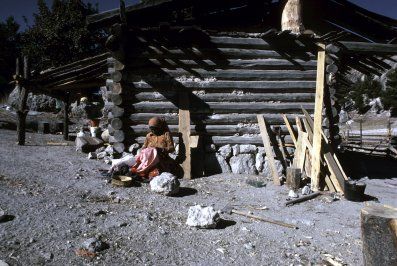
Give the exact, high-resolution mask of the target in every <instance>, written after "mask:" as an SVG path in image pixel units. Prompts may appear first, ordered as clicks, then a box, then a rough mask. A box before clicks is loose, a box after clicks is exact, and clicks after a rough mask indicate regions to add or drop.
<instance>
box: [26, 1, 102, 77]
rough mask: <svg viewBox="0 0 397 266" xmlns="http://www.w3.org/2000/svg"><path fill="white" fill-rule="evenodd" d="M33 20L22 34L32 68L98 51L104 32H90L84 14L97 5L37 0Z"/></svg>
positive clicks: (89, 54)
mask: <svg viewBox="0 0 397 266" xmlns="http://www.w3.org/2000/svg"><path fill="white" fill-rule="evenodd" d="M37 5H38V12H37V14H34V24H33V26H31V27H29V28H28V30H27V31H26V32H25V34H24V36H23V53H24V54H25V55H28V56H29V57H30V58H31V61H32V65H33V66H34V68H35V69H46V68H49V67H56V66H59V65H62V64H67V63H70V62H73V61H76V60H79V59H82V58H85V57H89V56H92V55H95V54H98V53H99V52H101V50H102V49H103V48H102V46H101V45H98V44H99V43H101V42H102V39H103V37H104V33H103V32H101V31H96V32H89V31H88V29H87V26H86V17H87V16H88V15H91V14H94V13H97V12H98V9H97V7H94V6H93V5H91V4H85V3H84V2H83V1H81V0H54V1H53V3H52V6H51V7H49V6H47V4H46V1H44V0H38V2H37Z"/></svg>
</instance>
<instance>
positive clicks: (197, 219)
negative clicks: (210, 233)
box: [186, 205, 220, 229]
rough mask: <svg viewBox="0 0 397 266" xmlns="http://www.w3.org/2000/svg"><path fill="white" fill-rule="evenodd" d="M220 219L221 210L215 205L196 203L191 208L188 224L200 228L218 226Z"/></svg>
mask: <svg viewBox="0 0 397 266" xmlns="http://www.w3.org/2000/svg"><path fill="white" fill-rule="evenodd" d="M219 220H220V216H219V212H218V211H215V210H214V208H213V207H202V206H200V205H196V206H193V207H190V208H189V212H188V217H187V221H186V224H187V225H188V226H192V227H198V228H207V229H208V228H216V226H217V224H218V222H219Z"/></svg>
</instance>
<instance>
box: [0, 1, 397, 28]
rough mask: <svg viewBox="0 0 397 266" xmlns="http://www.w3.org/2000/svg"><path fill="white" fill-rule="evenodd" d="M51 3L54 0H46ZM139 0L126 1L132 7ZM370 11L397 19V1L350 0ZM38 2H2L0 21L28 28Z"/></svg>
mask: <svg viewBox="0 0 397 266" xmlns="http://www.w3.org/2000/svg"><path fill="white" fill-rule="evenodd" d="M46 1H47V2H48V3H51V2H52V0H46ZM86 1H89V2H91V3H98V4H99V6H98V7H99V11H105V10H109V9H114V8H118V6H119V0H86ZM137 1H138V0H126V4H127V5H130V4H133V3H135V2H137ZM350 1H351V2H353V3H355V4H357V5H360V6H362V7H364V8H366V9H368V10H371V11H374V12H376V13H379V14H382V15H385V16H388V17H392V18H395V19H397V4H396V0H376V1H375V0H350ZM36 2H37V1H36V0H0V6H1V8H0V21H4V20H5V19H6V18H7V17H8V16H14V17H15V18H16V20H17V21H18V22H19V24H20V25H21V27H22V29H24V28H25V27H26V25H25V23H24V21H23V16H26V17H27V18H28V21H29V22H30V23H31V22H32V14H33V13H34V12H35V11H36V6H37V5H36Z"/></svg>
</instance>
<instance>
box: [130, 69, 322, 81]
mask: <svg viewBox="0 0 397 266" xmlns="http://www.w3.org/2000/svg"><path fill="white" fill-rule="evenodd" d="M126 72H127V73H125V74H124V75H126V77H125V80H128V81H140V80H167V79H170V78H178V77H181V76H183V77H185V76H186V77H191V78H212V79H213V78H216V79H220V80H255V81H260V80H315V79H316V71H315V70H307V71H301V70H246V69H214V70H206V69H202V68H192V69H189V70H186V69H182V68H177V69H168V68H161V69H159V68H147V69H139V70H138V71H137V70H136V69H129V70H127V71H126Z"/></svg>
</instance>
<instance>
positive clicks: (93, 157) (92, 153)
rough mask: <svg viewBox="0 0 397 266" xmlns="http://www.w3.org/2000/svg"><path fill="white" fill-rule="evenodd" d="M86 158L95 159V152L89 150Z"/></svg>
mask: <svg viewBox="0 0 397 266" xmlns="http://www.w3.org/2000/svg"><path fill="white" fill-rule="evenodd" d="M87 158H88V159H96V158H97V154H96V153H95V152H90V153H88V156H87Z"/></svg>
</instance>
